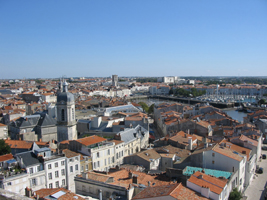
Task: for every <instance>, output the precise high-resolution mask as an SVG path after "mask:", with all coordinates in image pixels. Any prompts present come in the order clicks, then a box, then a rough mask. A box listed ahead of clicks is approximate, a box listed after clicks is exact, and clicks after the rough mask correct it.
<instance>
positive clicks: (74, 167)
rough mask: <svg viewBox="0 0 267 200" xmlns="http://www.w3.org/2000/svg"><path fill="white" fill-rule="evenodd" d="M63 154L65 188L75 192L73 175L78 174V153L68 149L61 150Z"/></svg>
mask: <svg viewBox="0 0 267 200" xmlns="http://www.w3.org/2000/svg"><path fill="white" fill-rule="evenodd" d="M63 154H64V155H65V158H66V160H65V165H66V184H67V189H68V190H70V191H71V192H75V183H74V177H75V176H77V175H78V174H80V172H81V166H80V159H81V158H80V154H78V153H76V152H73V151H70V150H68V149H65V150H63Z"/></svg>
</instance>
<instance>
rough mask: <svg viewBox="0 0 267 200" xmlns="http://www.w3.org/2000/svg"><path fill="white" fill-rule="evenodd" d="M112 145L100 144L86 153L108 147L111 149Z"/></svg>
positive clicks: (111, 143)
mask: <svg viewBox="0 0 267 200" xmlns="http://www.w3.org/2000/svg"><path fill="white" fill-rule="evenodd" d="M113 145H114V143H113V142H109V143H104V144H101V145H98V146H97V147H93V148H91V149H88V151H89V152H90V151H91V152H94V151H98V150H99V149H104V148H108V147H111V146H113Z"/></svg>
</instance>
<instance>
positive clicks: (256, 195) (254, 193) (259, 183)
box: [244, 151, 267, 200]
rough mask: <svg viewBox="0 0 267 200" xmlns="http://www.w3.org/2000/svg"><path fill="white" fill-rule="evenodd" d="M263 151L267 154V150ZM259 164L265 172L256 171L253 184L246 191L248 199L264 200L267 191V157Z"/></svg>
mask: <svg viewBox="0 0 267 200" xmlns="http://www.w3.org/2000/svg"><path fill="white" fill-rule="evenodd" d="M261 153H262V154H267V151H262V152H261ZM257 164H258V165H259V166H260V167H262V168H263V173H262V174H257V173H255V176H254V178H253V180H252V182H251V184H250V185H249V186H248V188H247V189H246V191H245V193H244V196H246V197H247V200H256V199H260V200H264V199H265V198H264V195H265V193H266V192H267V188H266V187H267V183H266V181H267V159H262V160H261V162H258V163H257Z"/></svg>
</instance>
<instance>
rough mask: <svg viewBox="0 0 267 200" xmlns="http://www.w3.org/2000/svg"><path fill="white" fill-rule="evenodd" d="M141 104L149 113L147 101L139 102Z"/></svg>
mask: <svg viewBox="0 0 267 200" xmlns="http://www.w3.org/2000/svg"><path fill="white" fill-rule="evenodd" d="M138 104H139V105H140V106H142V108H143V110H144V111H145V112H146V113H147V112H148V109H149V107H148V105H147V104H146V103H144V102H142V101H141V102H139V103H138Z"/></svg>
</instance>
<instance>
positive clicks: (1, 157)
mask: <svg viewBox="0 0 267 200" xmlns="http://www.w3.org/2000/svg"><path fill="white" fill-rule="evenodd" d="M11 159H13V155H12V154H11V153H10V154H6V155H2V156H0V162H3V161H6V160H11Z"/></svg>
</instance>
